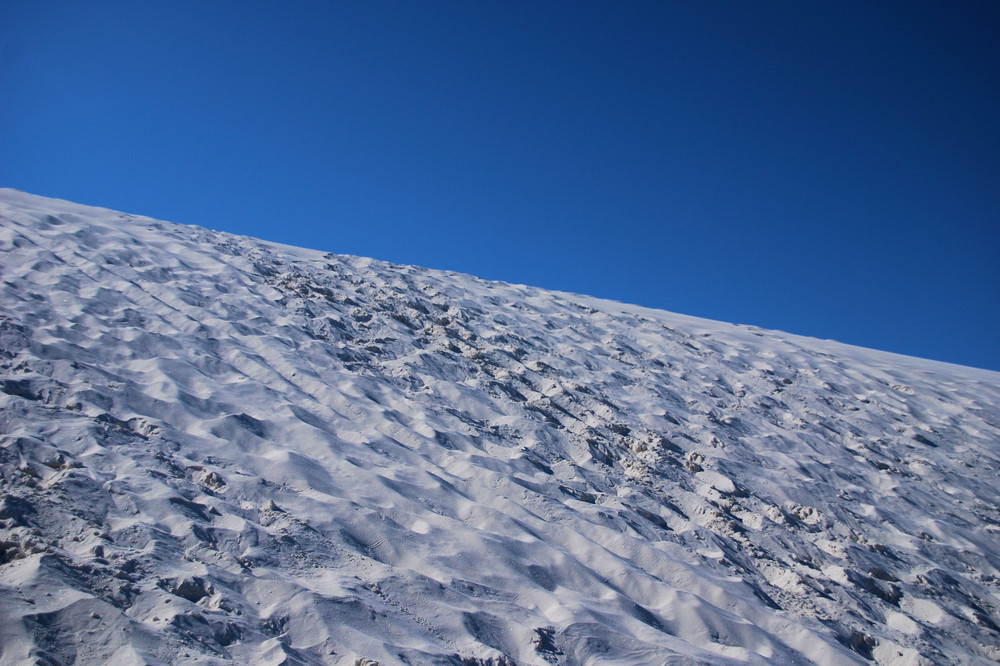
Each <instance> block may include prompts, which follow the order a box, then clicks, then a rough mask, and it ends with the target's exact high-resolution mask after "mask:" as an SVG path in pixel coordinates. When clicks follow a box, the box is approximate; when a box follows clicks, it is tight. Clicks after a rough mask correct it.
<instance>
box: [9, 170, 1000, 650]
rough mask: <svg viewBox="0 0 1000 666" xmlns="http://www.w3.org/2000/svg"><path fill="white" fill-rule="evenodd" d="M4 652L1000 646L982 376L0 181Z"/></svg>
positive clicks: (998, 522) (991, 454)
mask: <svg viewBox="0 0 1000 666" xmlns="http://www.w3.org/2000/svg"><path fill="white" fill-rule="evenodd" d="M0 218H2V224H0V281H2V285H0V291H2V296H0V391H2V392H0V478H2V501H0V527H2V530H0V662H2V663H4V664H8V663H9V664H18V663H54V664H58V663H67V664H68V663H82V664H87V663H91V664H97V663H116V664H128V663H135V664H153V663H224V662H230V661H232V662H237V663H250V664H281V663H286V664H371V663H379V664H385V665H388V664H494V665H498V664H535V665H539V666H541V665H544V664H624V663H629V664H664V663H670V664H702V663H708V664H727V663H760V664H763V663H768V664H772V663H782V664H791V663H817V664H844V663H867V662H870V661H874V662H877V663H884V664H917V663H955V662H961V663H990V662H992V661H994V660H997V659H1000V613H998V604H1000V600H998V597H997V594H998V590H1000V587H998V579H997V576H998V567H1000V548H998V542H997V535H998V531H1000V511H998V503H997V493H998V487H1000V484H998V473H997V472H998V455H1000V454H998V444H1000V375H998V374H997V373H991V372H986V371H980V370H973V369H970V368H963V367H958V366H950V365H945V364H939V363H933V362H929V361H922V360H918V359H910V358H906V357H900V356H893V355H888V354H881V353H879V352H873V351H870V350H862V349H857V348H852V347H847V346H843V345H837V344H836V343H830V342H822V341H818V340H810V339H806V338H799V337H794V336H788V335H785V334H781V333H775V332H770V331H763V330H757V329H752V328H748V327H741V326H731V325H727V324H720V323H715V322H706V321H704V320H697V319H691V318H687V317H681V316H677V315H672V314H669V313H664V312H657V311H651V310H643V309H640V308H633V307H630V306H624V305H621V304H615V303H609V302H605V301H598V300H595V299H589V298H585V297H578V296H571V295H568V294H557V293H551V292H546V291H542V290H538V289H532V288H528V287H522V286H513V285H508V284H501V283H490V282H484V281H481V280H477V279H475V278H471V277H468V276H462V275H456V274H450V273H443V272H438V271H431V270H424V269H420V268H414V267H407V266H395V265H390V264H385V263H380V262H377V261H372V260H368V259H359V258H354V257H345V256H335V255H329V254H327V255H324V254H322V253H316V252H311V251H306V250H297V249H293V248H285V247H282V246H276V245H273V244H269V243H264V242H261V241H256V240H252V239H249V238H241V237H236V236H232V235H227V234H222V233H216V232H211V231H207V230H204V229H199V228H194V227H186V226H180V225H174V224H170V223H165V222H158V221H154V220H150V219H147V218H141V217H134V216H131V215H125V214H121V213H115V212H112V211H107V210H103V209H96V208H88V207H84V206H78V205H75V204H70V203H66V202H60V201H54V200H50V199H43V198H40V197H34V196H30V195H26V194H23V193H19V192H15V191H12V190H2V191H0Z"/></svg>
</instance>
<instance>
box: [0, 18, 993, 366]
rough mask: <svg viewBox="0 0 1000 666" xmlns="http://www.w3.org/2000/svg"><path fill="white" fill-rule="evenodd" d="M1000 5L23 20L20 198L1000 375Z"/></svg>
mask: <svg viewBox="0 0 1000 666" xmlns="http://www.w3.org/2000/svg"><path fill="white" fill-rule="evenodd" d="M997 34H1000V3H998V2H995V1H993V0H984V1H983V2H962V1H948V2H938V3H928V2H917V1H909V2H898V3H895V2H868V1H865V2H802V1H801V0H795V1H789V2H771V1H762V2H743V1H733V2H715V1H705V2H700V1H699V2H687V1H685V2H586V1H576V2H547V1H544V0H532V1H531V2H506V1H505V2H492V1H491V2H487V1H485V0H483V1H469V0H463V1H456V2H417V1H410V0H408V1H405V2H403V1H400V2H377V1H375V2H360V1H358V2H247V1H241V2H224V1H221V0H219V1H212V0H199V1H197V2H187V1H184V0H171V1H170V2H153V1H150V2H136V1H135V0H129V1H127V2H105V1H101V0H96V1H92V2H79V1H75V2H52V1H50V0H3V2H2V3H0V90H2V91H3V92H2V94H0V186H5V187H14V188H17V189H22V190H26V191H29V192H32V193H35V194H41V195H46V196H54V197H59V198H64V199H70V200H74V201H78V202H81V203H87V204H94V205H100V206H106V207H109V208H115V209H119V210H125V211H128V212H133V213H140V214H145V215H150V216H153V217H158V218H162V219H167V220H171V221H174V222H183V223H189V224H198V225H203V226H207V227H210V228H214V229H221V230H225V231H231V232H236V233H242V234H249V235H252V236H257V237H260V238H264V239H268V240H273V241H278V242H283V243H289V244H293V245H301V246H306V247H311V248H315V249H320V250H327V251H333V252H338V253H346V254H356V255H363V256H369V257H375V258H377V259H384V260H388V261H394V262H399V263H408V264H417V265H421V266H428V267H433V268H443V269H450V270H458V271H462V272H467V273H472V274H475V275H478V276H481V277H484V278H490V279H499V280H505V281H508V282H518V283H526V284H531V285H536V286H541V287H547V288H553V289H560V290H566V291H573V292H579V293H585V294H591V295H595V296H601V297H606V298H613V299H616V300H621V301H626V302H631V303H638V304H641V305H646V306H650V307H656V308H662V309H666V310H671V311H674V312H679V313H684V314H690V315H695V316H701V317H708V318H711V319H718V320H723V321H730V322H737V323H746V324H754V325H758V326H762V327H766V328H777V329H781V330H785V331H790V332H794V333H800V334H805V335H811V336H815V337H820V338H833V339H837V340H841V341H843V342H848V343H852V344H858V345H863V346H867V347H874V348H877V349H885V350H889V351H895V352H899V353H904V354H911V355H916V356H923V357H928V358H936V359H940V360H946V361H951V362H956V363H962V364H966V365H974V366H979V367H985V368H991V369H994V370H1000V345H998V342H1000V259H998V254H1000V253H998V238H1000V46H998V45H1000V40H998V39H997V37H996V36H997Z"/></svg>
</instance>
